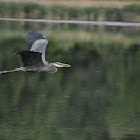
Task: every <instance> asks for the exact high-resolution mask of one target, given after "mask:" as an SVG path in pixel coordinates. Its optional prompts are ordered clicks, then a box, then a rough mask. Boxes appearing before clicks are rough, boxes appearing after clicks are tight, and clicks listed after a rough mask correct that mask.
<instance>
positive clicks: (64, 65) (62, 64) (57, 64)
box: [52, 62, 71, 67]
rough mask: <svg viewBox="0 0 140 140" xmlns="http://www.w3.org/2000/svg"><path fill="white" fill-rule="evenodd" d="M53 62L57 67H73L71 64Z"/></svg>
mask: <svg viewBox="0 0 140 140" xmlns="http://www.w3.org/2000/svg"><path fill="white" fill-rule="evenodd" d="M52 64H53V65H54V66H56V67H71V65H69V64H64V63H60V62H54V63H52Z"/></svg>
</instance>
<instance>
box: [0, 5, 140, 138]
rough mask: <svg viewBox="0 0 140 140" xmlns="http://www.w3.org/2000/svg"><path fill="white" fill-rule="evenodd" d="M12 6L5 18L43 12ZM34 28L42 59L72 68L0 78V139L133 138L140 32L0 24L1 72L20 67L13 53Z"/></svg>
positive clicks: (139, 99)
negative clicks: (40, 38)
mask: <svg viewBox="0 0 140 140" xmlns="http://www.w3.org/2000/svg"><path fill="white" fill-rule="evenodd" d="M5 5H6V4H5ZM5 5H3V6H5ZM7 5H8V4H7ZM35 5H36V4H35ZM0 6H1V5H0ZM9 6H12V5H9ZM21 6H23V5H21ZM26 6H27V5H26V4H25V6H23V8H25V7H26ZM30 6H31V7H34V4H33V5H32V4H29V9H30ZM1 7H2V6H1ZM13 7H14V6H13ZM27 7H28V6H27ZM36 7H37V9H38V7H40V6H38V5H36ZM8 9H9V11H10V8H9V7H8ZM13 9H15V8H13ZM16 9H17V10H18V8H16ZM16 9H15V12H13V14H11V11H13V10H11V11H10V12H9V13H8V14H7V13H4V12H3V17H5V15H7V17H11V16H13V17H14V16H15V17H16V14H17V15H18V14H19V15H22V14H23V15H26V16H23V17H28V18H30V17H31V16H32V15H33V16H36V17H35V18H40V17H41V16H42V18H43V17H46V13H47V12H46V11H47V10H46V9H45V8H44V12H42V13H44V15H42V14H41V16H37V14H34V12H35V11H36V10H32V11H30V12H29V11H28V10H27V9H28V8H27V9H26V8H25V9H26V12H23V10H20V8H19V12H18V13H17V12H16V11H17V10H16ZM42 9H43V8H42V7H41V10H42ZM93 9H94V8H93ZM45 10H46V11H45ZM106 10H107V9H106ZM3 11H4V9H3ZM27 11H28V12H27ZM137 12H138V11H137ZM137 12H136V14H137ZM1 13H2V12H0V14H1ZM21 13H22V14H21ZM25 13H26V14H25ZM27 13H28V14H27ZM38 13H39V12H38ZM56 13H57V12H56ZM4 14H5V15H4ZM10 14H11V16H9V15H10ZM19 15H18V16H17V17H22V16H19ZM50 17H51V16H50ZM33 27H34V28H36V29H37V30H39V31H40V32H41V33H42V34H43V35H45V36H46V37H47V39H48V40H49V44H48V47H47V51H46V59H47V60H48V61H49V62H53V61H60V62H64V63H65V62H66V63H70V64H71V65H72V67H71V68H70V69H59V70H58V72H57V73H55V74H48V73H23V72H19V73H10V74H6V75H0V139H4V140H9V139H10V140H15V139H18V140H23V139H30V140H35V139H38V140H44V139H49V140H56V139H57V140H65V139H66V140H71V139H73V140H87V139H88V140H90V139H91V140H92V139H96V140H105V139H113V138H116V139H118V140H120V139H125V138H131V139H138V138H139V137H140V135H139V132H140V119H139V118H140V113H139V112H140V94H139V91H140V86H139V83H140V79H139V76H140V73H139V69H140V61H139V56H140V49H139V48H140V40H139V34H140V28H138V27H136V28H134V27H131V28H130V27H97V26H94V27H93V26H84V25H68V24H47V25H46V24H39V23H26V22H6V21H0V36H1V37H0V50H1V51H0V68H1V69H2V70H3V69H14V68H15V67H20V66H21V65H22V63H21V61H20V59H19V56H13V55H12V54H13V53H14V52H15V51H16V50H18V49H20V48H24V47H25V45H26V40H25V35H26V34H27V32H28V31H29V30H30V29H31V28H33Z"/></svg>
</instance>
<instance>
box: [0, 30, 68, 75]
mask: <svg viewBox="0 0 140 140" xmlns="http://www.w3.org/2000/svg"><path fill="white" fill-rule="evenodd" d="M26 40H27V45H26V47H25V49H24V50H19V51H17V52H16V53H15V54H19V55H20V57H21V61H22V63H23V66H22V67H20V68H16V69H14V70H10V71H7V70H4V71H0V74H3V73H8V72H17V71H31V72H42V71H44V72H49V73H54V72H57V67H70V65H69V64H64V63H60V62H54V63H50V64H49V63H48V62H47V61H46V60H45V50H46V46H47V44H48V40H47V39H46V38H45V37H44V36H43V35H42V34H41V33H40V32H38V31H37V30H36V29H32V30H30V32H29V33H28V34H27V36H26Z"/></svg>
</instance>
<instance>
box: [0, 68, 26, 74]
mask: <svg viewBox="0 0 140 140" xmlns="http://www.w3.org/2000/svg"><path fill="white" fill-rule="evenodd" d="M23 70H24V67H20V68H16V69H14V70H3V71H0V74H5V73H9V72H18V71H23Z"/></svg>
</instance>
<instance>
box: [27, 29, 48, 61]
mask: <svg viewBox="0 0 140 140" xmlns="http://www.w3.org/2000/svg"><path fill="white" fill-rule="evenodd" d="M26 40H27V45H26V48H25V50H27V51H33V52H39V53H42V56H41V57H42V61H45V50H46V46H47V44H48V40H47V39H46V38H45V37H44V36H43V35H42V34H41V33H39V32H38V31H37V30H36V29H32V30H31V31H30V32H29V33H28V34H27V36H26Z"/></svg>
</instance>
